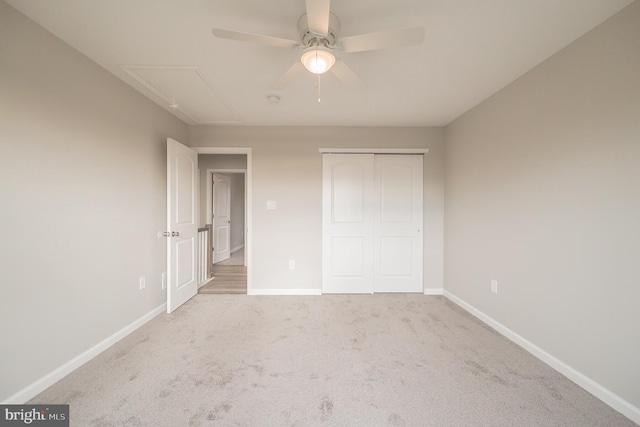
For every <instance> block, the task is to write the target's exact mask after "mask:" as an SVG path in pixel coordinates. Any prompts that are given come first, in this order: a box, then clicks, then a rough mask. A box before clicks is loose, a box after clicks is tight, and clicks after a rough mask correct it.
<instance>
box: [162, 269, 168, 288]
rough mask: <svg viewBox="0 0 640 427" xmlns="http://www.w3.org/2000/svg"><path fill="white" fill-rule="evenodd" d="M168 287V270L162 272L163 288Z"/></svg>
mask: <svg viewBox="0 0 640 427" xmlns="http://www.w3.org/2000/svg"><path fill="white" fill-rule="evenodd" d="M165 289H167V272H166V271H165V272H164V273H162V290H163V291H164V290H165Z"/></svg>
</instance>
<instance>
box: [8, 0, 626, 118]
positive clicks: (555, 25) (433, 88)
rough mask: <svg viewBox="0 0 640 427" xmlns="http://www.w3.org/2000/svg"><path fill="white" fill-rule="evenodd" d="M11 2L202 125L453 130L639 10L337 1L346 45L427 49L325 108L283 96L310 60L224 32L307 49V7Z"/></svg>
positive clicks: (382, 58) (503, 1)
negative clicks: (399, 39)
mask: <svg viewBox="0 0 640 427" xmlns="http://www.w3.org/2000/svg"><path fill="white" fill-rule="evenodd" d="M6 2H7V3H9V4H10V5H12V6H13V7H15V8H16V9H18V10H20V11H21V12H22V13H24V14H25V15H27V16H28V17H30V18H31V19H33V20H34V21H35V22H37V23H38V24H40V25H42V26H43V27H44V28H46V29H48V30H49V31H51V32H52V33H53V34H55V35H56V36H58V37H59V38H61V39H62V40H64V41H65V42H66V43H68V44H69V45H71V46H73V47H74V48H76V49H78V50H79V51H80V52H82V53H83V54H84V55H86V56H88V57H89V58H91V59H92V60H94V61H95V62H96V63H98V64H99V65H101V66H102V67H104V68H105V69H107V70H109V71H110V72H111V73H113V74H115V75H116V76H118V77H119V78H121V79H122V80H124V81H125V82H126V83H128V84H130V85H131V86H133V87H134V88H136V89H137V90H139V91H140V92H141V93H143V94H144V95H145V96H147V97H149V98H150V99H152V100H153V101H154V102H156V103H158V104H159V105H161V106H162V107H163V108H166V109H167V110H168V111H171V112H172V113H173V114H175V115H176V116H177V117H179V118H180V119H182V120H183V121H184V122H185V123H188V124H214V125H248V126H265V125H267V126H272V125H279V126H444V125H446V124H448V123H449V122H451V121H452V120H454V119H455V118H457V117H458V116H460V115H461V114H463V113H464V112H466V111H467V110H469V109H470V108H472V107H474V106H475V105H477V104H478V103H480V102H481V101H483V100H484V99H486V98H487V97H489V96H490V95H492V94H494V93H495V92H496V91H498V90H499V89H501V88H503V87H504V86H506V85H508V84H509V83H510V82H512V81H513V80H515V79H516V78H518V77H519V76H521V75H522V74H524V73H525V72H527V71H528V70H530V69H532V68H533V67H535V66H536V65H537V64H539V63H540V62H542V61H543V60H545V59H546V58H548V57H549V56H551V55H553V54H554V53H556V52H557V51H558V50H560V49H562V48H563V47H565V46H566V45H568V44H569V43H571V42H572V41H574V40H575V39H577V38H578V37H580V36H581V35H583V34H584V33H586V32H587V31H589V30H590V29H592V28H593V27H595V26H596V25H598V24H599V23H601V22H602V21H604V20H606V19H607V18H609V17H610V16H612V15H613V14H615V13H616V12H618V11H619V10H621V9H622V8H623V7H625V6H626V5H628V4H630V3H632V0H482V1H479V0H375V1H374V0H333V1H332V2H331V12H332V13H333V14H335V15H336V16H337V17H338V18H339V20H340V23H341V31H340V35H341V36H343V37H346V36H351V35H357V34H362V33H369V32H377V31H382V30H391V29H398V28H406V27H413V26H423V27H424V29H425V40H424V42H423V43H422V44H420V45H417V46H410V47H401V48H395V49H387V50H380V51H369V52H357V53H349V54H344V53H343V54H339V53H338V54H336V56H337V57H338V60H339V61H344V64H345V65H348V67H349V68H350V69H351V70H352V71H353V72H354V73H355V74H356V75H357V76H358V77H359V81H358V82H350V83H345V82H344V81H342V80H340V79H338V78H337V77H336V76H335V75H333V74H331V73H327V74H323V75H322V76H321V77H320V97H321V102H320V103H318V89H317V88H316V85H317V81H318V78H317V76H314V75H313V74H311V73H309V72H307V71H303V70H301V71H300V72H299V73H298V74H297V75H296V76H295V78H294V79H293V80H292V81H291V82H290V84H289V85H287V86H286V87H284V88H280V89H277V90H276V89H274V88H273V84H274V83H275V82H276V81H278V79H279V78H280V77H281V76H282V75H283V73H285V72H286V71H287V70H288V69H289V68H290V67H291V66H292V64H294V63H296V61H299V58H300V55H301V53H302V50H301V49H299V48H297V49H283V48H278V47H271V46H263V45H258V44H252V43H245V42H238V41H233V40H226V39H221V38H216V37H214V36H213V35H212V32H211V30H212V28H224V29H230V30H236V31H241V32H248V33H254V34H264V35H269V36H274V37H280V38H285V39H291V40H296V41H298V40H299V34H298V30H297V27H296V23H297V21H298V19H299V18H300V17H301V16H302V15H303V14H304V13H305V0H270V1H265V0H55V1H42V0H6ZM269 95H277V96H279V97H280V102H278V103H276V104H272V103H270V102H268V96H269ZM171 105H173V107H171ZM176 105H177V107H176Z"/></svg>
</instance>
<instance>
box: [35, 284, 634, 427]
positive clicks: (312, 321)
mask: <svg viewBox="0 0 640 427" xmlns="http://www.w3.org/2000/svg"><path fill="white" fill-rule="evenodd" d="M32 403H68V404H70V410H71V425H74V426H116V425H117V426H122V425H124V426H187V425H190V426H200V425H224V426H231V425H239V426H313V425H331V426H385V425H392V426H402V425H406V426H579V427H584V426H607V427H610V426H633V425H635V424H634V423H632V422H631V421H630V420H628V419H627V418H625V417H624V416H622V415H621V414H619V413H617V412H616V411H614V410H613V409H611V408H610V407H608V406H607V405H605V404H604V403H602V402H601V401H599V400H598V399H596V398H595V397H593V396H592V395H590V394H589V393H587V392H586V391H584V390H583V389H581V388H580V387H578V386H577V385H575V384H574V383H572V382H571V381H569V380H568V379H566V378H565V377H563V376H562V375H560V374H559V373H557V372H556V371H554V370H552V369H551V368H549V367H548V366H547V365H545V364H544V363H542V362H540V361H539V360H538V359H536V358H534V357H533V356H531V355H530V354H529V353H527V352H526V351H524V350H523V349H521V348H520V347H518V346H517V345H515V344H513V343H512V342H510V341H508V340H507V339H506V338H504V337H503V336H501V335H499V334H498V333H496V332H495V331H494V330H492V329H491V328H489V327H487V326H486V325H484V324H482V323H480V322H479V321H477V320H476V319H475V318H473V317H472V316H470V315H469V314H467V313H466V312H464V311H462V310H461V309H459V308H458V307H457V306H455V305H453V304H452V303H451V302H449V301H448V300H446V299H444V298H442V297H430V296H424V295H417V294H413V295H388V294H387V295H324V296H309V297H305V296H291V297H286V296H279V297H270V296H264V297H259V296H246V295H198V296H196V297H195V298H193V299H192V300H190V301H189V302H187V303H186V304H185V305H184V306H182V307H181V308H180V309H178V310H177V311H176V312H175V313H174V314H171V315H166V314H164V315H160V316H158V317H156V318H154V319H153V320H152V321H150V322H149V323H147V324H146V325H144V326H143V327H141V328H140V329H138V330H137V331H135V332H134V333H132V334H131V335H129V336H128V337H126V338H125V339H123V340H122V341H120V342H119V343H117V344H116V345H114V346H113V347H111V348H109V349H108V350H107V351H105V352H104V353H102V354H100V355H99V356H98V357H96V358H95V359H93V360H91V361H90V362H88V363H87V364H85V365H84V366H82V367H80V368H79V369H77V370H76V371H74V372H73V373H71V374H70V375H68V376H67V377H66V378H64V379H63V380H61V381H59V382H58V383H56V384H55V385H53V386H52V387H50V388H49V389H48V390H46V391H45V392H43V393H42V394H40V395H39V396H37V397H36V398H34V399H33V400H32Z"/></svg>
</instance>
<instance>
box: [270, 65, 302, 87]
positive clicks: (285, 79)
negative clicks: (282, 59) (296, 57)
mask: <svg viewBox="0 0 640 427" xmlns="http://www.w3.org/2000/svg"><path fill="white" fill-rule="evenodd" d="M303 70H304V67H303V65H302V63H301V62H300V61H296V62H294V63H293V65H292V66H291V67H289V69H288V70H287V71H285V72H284V74H283V75H282V76H280V78H279V79H278V80H276V81H275V82H274V83H273V84H272V85H271V89H274V90H282V89H284V88H285V87H287V86H288V85H289V83H291V82H292V81H293V80H294V79H295V78H296V77H298V76H299V75H300V74H301V73H302V71H303Z"/></svg>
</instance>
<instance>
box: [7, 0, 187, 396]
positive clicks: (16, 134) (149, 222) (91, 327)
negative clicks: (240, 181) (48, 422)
mask: <svg viewBox="0 0 640 427" xmlns="http://www.w3.org/2000/svg"><path fill="white" fill-rule="evenodd" d="M167 137H171V138H175V139H177V140H179V141H185V140H186V139H187V126H186V125H184V124H183V123H182V122H180V121H178V120H177V119H176V118H175V117H174V116H172V115H171V114H169V113H168V112H166V111H164V110H162V109H160V108H159V107H158V106H156V105H155V104H153V103H152V102H151V101H149V100H148V99H146V98H144V97H143V96H142V95H141V94H139V93H138V92H137V91H135V90H134V89H132V88H130V87H128V86H127V85H125V84H123V83H122V82H121V81H120V80H119V79H117V78H116V77H114V76H113V75H111V74H110V73H108V72H107V71H105V70H104V69H102V68H100V67H99V66H98V65H96V64H95V63H94V62H92V61H90V60H89V59H87V58H86V57H84V56H82V55H81V54H79V53H78V52H77V51H75V50H74V49H72V48H71V47H69V46H68V45H66V44H64V43H62V42H61V41H60V40H59V39H57V38H55V37H53V36H52V35H51V34H49V33H48V32H46V31H45V30H43V29H42V28H41V27H39V26H37V25H36V24H34V23H33V22H31V21H29V20H28V19H26V18H25V17H24V16H23V15H21V14H19V13H17V12H16V11H15V10H14V9H12V8H11V7H9V6H7V5H6V3H4V2H1V1H0V194H1V195H2V202H1V203H2V207H1V208H0V220H1V221H2V224H3V231H2V238H0V271H1V272H2V277H1V280H2V283H1V284H0V301H1V303H2V307H1V308H0V325H1V326H0V343H2V344H1V345H0V361H1V362H0V378H1V380H0V401H4V400H5V399H6V398H8V397H9V396H12V395H14V394H15V393H18V392H19V391H21V390H23V389H24V388H25V387H27V386H29V385H31V384H32V383H34V382H35V381H37V380H39V379H41V378H42V377H43V376H45V375H46V374H49V373H50V372H52V371H53V370H55V369H56V368H58V367H60V366H61V365H63V364H64V363H66V362H69V361H70V360H72V359H73V358H75V357H76V356H78V355H80V354H81V353H83V352H85V351H87V350H88V349H90V348H91V347H92V346H94V345H96V344H98V343H99V342H101V341H102V340H104V339H105V338H107V337H109V336H111V335H112V334H114V333H116V332H117V331H119V330H120V329H122V328H124V327H125V326H128V325H130V324H131V323H132V322H134V321H135V320H137V319H139V318H141V317H142V316H143V315H145V314H147V313H149V312H151V311H152V310H154V309H156V308H158V307H161V306H162V304H163V303H165V292H164V291H162V289H161V274H162V272H164V271H166V242H165V240H164V239H160V238H158V237H157V233H158V231H160V230H164V229H165V227H166V138H167ZM140 276H146V280H147V285H146V288H145V289H144V290H143V291H140V290H139V277H140Z"/></svg>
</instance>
